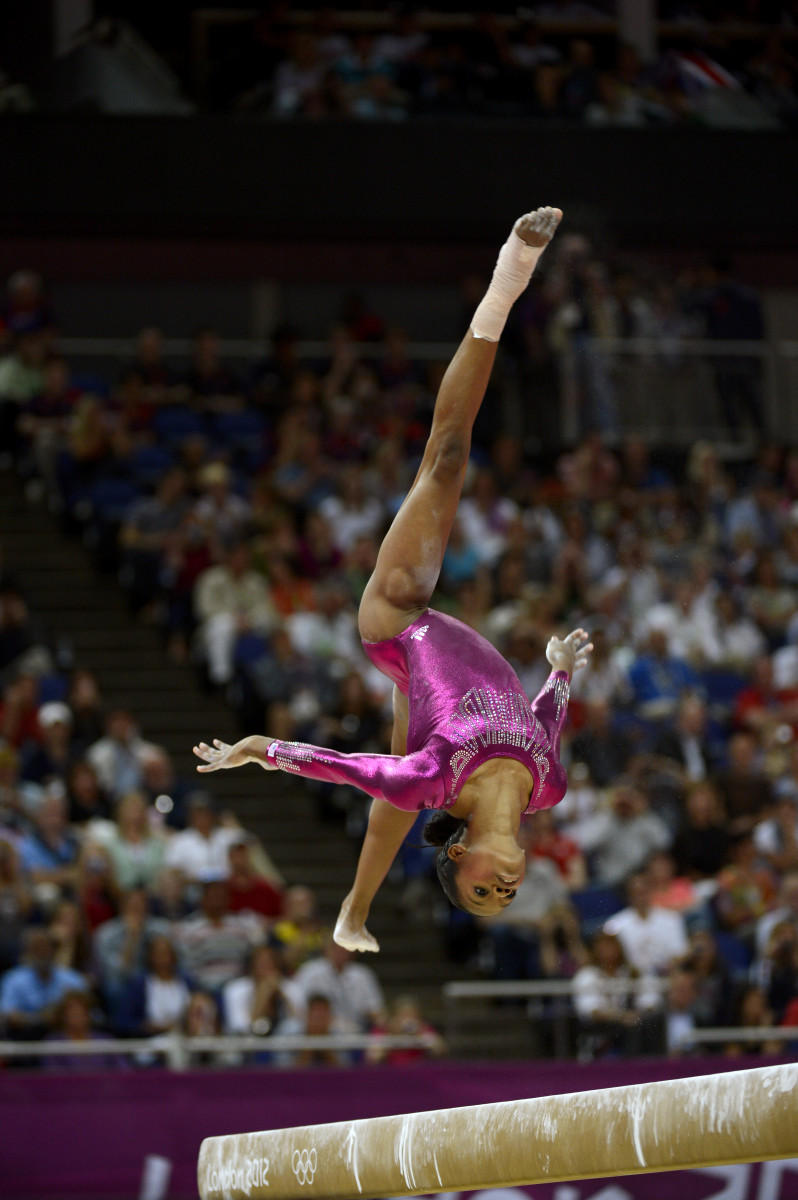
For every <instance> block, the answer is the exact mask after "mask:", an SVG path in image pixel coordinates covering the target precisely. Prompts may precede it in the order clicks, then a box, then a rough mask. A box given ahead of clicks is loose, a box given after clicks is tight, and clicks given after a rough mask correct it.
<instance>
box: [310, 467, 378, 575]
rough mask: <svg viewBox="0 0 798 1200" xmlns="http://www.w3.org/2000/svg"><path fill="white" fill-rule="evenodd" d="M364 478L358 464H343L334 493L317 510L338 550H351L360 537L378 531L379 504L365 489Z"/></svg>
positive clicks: (343, 552)
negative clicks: (343, 467) (329, 530)
mask: <svg viewBox="0 0 798 1200" xmlns="http://www.w3.org/2000/svg"><path fill="white" fill-rule="evenodd" d="M365 484H366V478H365V473H364V470H363V468H362V467H361V466H355V465H354V464H352V465H350V466H348V467H346V468H345V469H344V470H343V471H342V472H341V475H340V478H339V484H338V489H337V491H336V494H335V495H333V496H328V497H327V499H326V500H323V501H322V502H321V504H320V505H319V512H320V513H321V515H322V516H323V517H324V519H325V521H326V522H327V524H328V526H329V528H330V529H331V530H332V534H333V541H334V543H335V546H336V548H337V549H338V550H339V551H340V552H341V554H346V553H347V552H348V551H349V550H351V548H352V546H353V545H354V544H355V542H356V541H357V539H358V538H359V537H362V536H363V535H364V534H375V533H377V532H378V530H379V527H380V524H381V522H382V521H383V519H384V515H385V514H384V510H383V507H382V504H381V503H380V501H379V500H378V499H377V498H376V497H375V496H369V495H368V494H367V493H366V487H365Z"/></svg>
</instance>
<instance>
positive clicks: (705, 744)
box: [654, 693, 715, 785]
mask: <svg viewBox="0 0 798 1200" xmlns="http://www.w3.org/2000/svg"><path fill="white" fill-rule="evenodd" d="M708 720H709V714H708V712H707V706H706V704H705V703H704V701H703V700H702V699H701V698H700V696H697V695H695V694H694V693H687V694H686V695H684V696H682V698H681V700H680V701H679V705H678V708H677V710H676V720H675V722H674V725H673V727H672V728H671V729H668V728H665V729H663V730H661V731H660V733H659V735H658V737H657V740H656V742H655V743H654V754H655V755H657V756H658V757H660V758H665V759H668V760H669V763H670V764H673V767H674V768H675V769H676V770H677V771H678V775H679V779H680V781H681V782H682V784H684V785H687V784H689V783H696V782H698V781H699V780H702V779H706V778H707V776H708V775H709V774H710V772H711V771H712V769H713V767H714V765H715V760H714V756H713V754H712V746H711V743H710V741H709V738H708V736H707V730H708Z"/></svg>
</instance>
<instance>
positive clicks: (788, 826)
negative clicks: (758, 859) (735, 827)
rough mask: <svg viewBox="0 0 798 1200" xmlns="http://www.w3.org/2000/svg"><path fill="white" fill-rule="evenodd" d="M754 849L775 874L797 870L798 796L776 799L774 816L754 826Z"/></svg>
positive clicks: (792, 794)
mask: <svg viewBox="0 0 798 1200" xmlns="http://www.w3.org/2000/svg"><path fill="white" fill-rule="evenodd" d="M754 845H755V846H756V848H757V850H758V851H759V853H760V854H763V855H764V856H765V857H766V858H767V859H768V861H769V862H770V863H771V865H772V867H773V869H774V870H776V871H779V872H782V871H796V870H798V793H796V792H786V793H784V794H783V795H780V796H778V797H777V799H776V803H775V805H774V808H773V815H772V816H771V817H769V818H768V819H767V820H765V821H760V822H759V823H758V824H757V825H755V826H754Z"/></svg>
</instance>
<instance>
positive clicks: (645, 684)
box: [629, 629, 698, 721]
mask: <svg viewBox="0 0 798 1200" xmlns="http://www.w3.org/2000/svg"><path fill="white" fill-rule="evenodd" d="M629 682H630V684H631V687H632V698H633V701H634V703H635V704H636V705H637V707H638V709H639V711H640V713H641V714H642V716H643V717H645V718H646V719H647V720H649V721H661V720H663V719H664V718H666V717H669V716H671V715H672V714H673V713H674V712H675V711H676V708H677V705H678V703H679V700H680V699H681V696H682V695H683V693H684V692H685V691H691V690H695V688H696V686H697V684H698V677H697V676H696V674H695V671H694V670H693V668H692V667H691V666H690V664H689V663H687V662H686V661H685V660H684V659H681V658H676V657H675V656H673V655H672V654H670V653H669V650H668V637H667V634H666V633H665V631H664V630H662V629H652V630H651V631H650V632H649V634H648V637H647V640H646V642H645V643H644V645H643V646H642V647H641V650H640V652H639V654H638V655H637V657H636V658H635V660H634V661H633V663H632V665H631V666H630V668H629Z"/></svg>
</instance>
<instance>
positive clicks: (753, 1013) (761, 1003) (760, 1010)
mask: <svg viewBox="0 0 798 1200" xmlns="http://www.w3.org/2000/svg"><path fill="white" fill-rule="evenodd" d="M733 1024H734V1026H735V1027H737V1028H740V1029H745V1030H752V1031H753V1030H755V1029H761V1030H762V1038H761V1040H755V1039H754V1040H752V1039H749V1038H746V1039H745V1040H744V1041H737V1042H736V1041H734V1040H732V1041H729V1042H727V1043H726V1045H725V1046H724V1048H723V1053H724V1054H725V1055H726V1056H727V1057H728V1058H736V1057H738V1056H739V1055H742V1054H780V1053H781V1051H782V1049H783V1047H784V1043H783V1042H780V1041H777V1040H776V1039H775V1038H773V1039H769V1038H768V1037H767V1030H768V1029H773V1027H774V1025H775V1021H774V1017H773V1012H772V1011H771V1009H770V1008H769V1007H768V1002H767V997H766V995H765V993H764V992H763V991H762V988H760V987H757V986H756V985H752V986H750V987H747V988H745V989H744V991H743V992H742V993H741V995H740V997H739V1000H738V1002H737V1011H736V1014H735V1015H734V1017H733Z"/></svg>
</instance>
